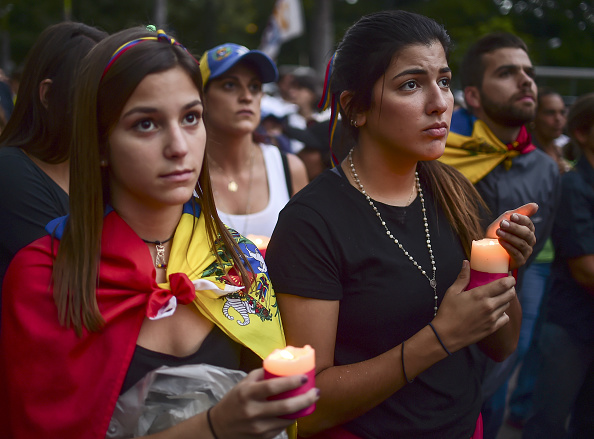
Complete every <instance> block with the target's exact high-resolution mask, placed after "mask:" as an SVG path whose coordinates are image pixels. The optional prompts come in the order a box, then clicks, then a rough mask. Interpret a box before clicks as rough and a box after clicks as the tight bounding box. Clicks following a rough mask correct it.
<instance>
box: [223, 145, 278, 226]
mask: <svg viewBox="0 0 594 439" xmlns="http://www.w3.org/2000/svg"><path fill="white" fill-rule="evenodd" d="M259 146H260V148H261V149H262V154H263V155H264V163H265V165H266V174H267V176H268V194H269V199H268V205H267V206H266V207H265V208H264V210H261V211H260V212H255V213H250V214H249V215H231V214H228V213H224V212H221V210H220V209H217V212H218V213H219V217H220V218H221V221H223V222H224V223H225V224H226V225H228V226H229V227H231V228H232V229H235V230H237V231H238V232H239V233H240V234H241V235H243V236H247V235H261V236H267V237H270V236H272V231H273V230H274V226H275V225H276V221H277V220H278V214H279V212H280V211H281V209H282V208H283V207H285V204H287V202H288V201H289V198H290V195H289V190H288V189H287V181H286V179H285V170H284V168H283V160H282V157H281V154H280V150H279V149H278V148H277V147H276V146H274V145H263V144H260V145H259Z"/></svg>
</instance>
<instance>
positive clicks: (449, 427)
mask: <svg viewBox="0 0 594 439" xmlns="http://www.w3.org/2000/svg"><path fill="white" fill-rule="evenodd" d="M421 185H422V188H423V193H424V196H425V205H426V209H427V218H428V222H429V230H430V234H431V244H432V248H433V252H434V257H435V262H436V267H437V275H436V279H437V294H438V297H439V303H441V300H442V298H443V295H444V294H445V291H446V290H447V288H449V287H450V286H451V284H452V283H453V282H454V280H455V279H456V277H457V275H458V273H459V272H460V269H461V266H462V261H463V259H464V258H465V255H464V251H463V248H462V245H461V243H460V240H459V238H458V237H457V236H456V235H455V234H454V233H453V231H452V229H451V227H450V226H449V223H448V222H447V220H446V219H445V217H444V215H443V212H442V210H441V209H440V208H439V207H438V206H437V205H436V204H435V199H434V197H433V195H432V194H431V192H430V190H429V187H428V185H427V184H425V183H424V182H423V178H422V176H421ZM375 205H376V206H377V207H378V209H379V211H380V213H381V215H382V217H383V219H384V220H385V221H386V223H387V225H388V228H389V229H390V230H391V231H392V233H393V234H394V235H395V236H396V237H397V238H398V240H399V241H400V242H401V243H402V244H403V246H404V248H405V249H406V250H407V251H408V252H409V253H410V254H411V255H412V256H413V258H414V259H415V260H416V261H417V262H418V263H419V264H420V265H421V266H422V267H423V268H424V269H426V271H427V272H428V273H431V269H430V268H429V267H431V262H430V256H429V252H428V250H427V247H426V243H425V231H424V225H423V215H422V212H421V201H420V198H419V197H417V198H416V199H415V200H414V201H413V203H412V204H411V205H410V206H408V207H405V208H403V207H394V206H389V205H385V204H382V203H379V202H375ZM266 263H267V266H268V270H269V274H270V277H271V280H272V282H273V285H274V288H275V290H276V291H277V293H287V294H294V295H299V296H304V297H311V298H318V299H326V300H339V301H340V306H339V320H338V328H337V339H336V347H335V364H336V365H344V364H352V363H356V362H359V361H365V360H368V359H370V358H373V357H375V356H377V355H380V354H382V353H384V352H386V351H387V350H389V349H391V348H393V347H395V346H397V345H398V344H400V343H401V342H402V341H404V340H406V339H408V338H409V337H411V336H412V335H413V334H415V333H416V332H418V331H419V330H420V329H422V328H423V327H424V326H426V325H427V324H428V323H429V322H430V321H431V320H432V319H433V306H434V299H433V290H432V288H431V286H430V285H429V281H428V280H427V279H426V278H425V277H424V276H423V275H422V274H421V272H420V271H419V270H418V269H417V268H416V267H415V266H414V265H413V264H412V262H411V261H409V260H408V258H407V257H406V256H404V254H403V252H402V250H400V249H399V248H398V247H397V246H396V244H395V243H394V242H393V241H392V240H390V239H389V238H388V237H387V236H386V231H385V230H384V228H383V226H382V225H381V223H380V221H379V219H378V218H377V216H376V215H375V212H374V211H373V209H372V207H371V206H370V205H369V203H368V202H367V200H366V199H365V197H364V196H363V195H362V194H361V193H360V192H359V191H358V190H357V189H355V188H354V187H353V186H351V184H350V183H349V182H348V180H347V179H346V177H345V176H344V173H343V172H342V170H341V169H340V168H336V169H334V170H329V171H326V172H324V173H323V174H322V175H320V176H319V177H318V178H317V179H316V180H314V181H313V182H312V183H310V184H309V185H308V186H306V187H305V188H304V189H302V190H301V191H300V192H299V193H298V194H297V195H296V196H294V197H293V198H292V199H291V201H290V202H289V203H288V204H287V206H286V207H285V208H284V209H283V210H282V211H281V213H280V216H279V221H278V223H277V225H276V228H275V231H274V233H273V236H272V239H271V241H270V244H269V246H268V249H267V251H266ZM394 367H400V365H394ZM480 405H481V394H480V383H479V377H478V375H477V373H476V372H475V369H474V367H473V360H472V358H471V355H470V353H469V350H468V349H463V350H461V351H458V352H456V353H454V355H452V356H451V357H448V358H446V359H444V360H443V361H440V362H439V363H437V364H435V365H434V366H432V367H431V368H429V369H428V370H426V371H425V372H423V373H421V374H420V375H419V376H418V377H417V378H416V379H415V380H414V382H413V383H412V384H409V385H407V386H406V387H404V388H402V389H400V390H399V391H398V392H396V393H394V394H393V395H392V396H391V397H390V398H388V399H387V400H386V401H384V402H383V403H382V404H380V405H379V406H377V407H376V408H374V409H372V410H370V411H369V412H367V413H366V414H364V415H362V416H360V417H359V418H357V419H355V420H353V421H351V422H350V423H348V424H346V425H345V428H347V429H348V430H350V431H352V432H353V433H355V434H357V435H359V436H361V437H363V438H387V437H414V438H436V437H444V438H445V437H447V438H452V439H454V438H464V439H468V438H469V437H470V436H472V433H473V431H474V428H475V423H476V419H477V417H478V414H479V411H480Z"/></svg>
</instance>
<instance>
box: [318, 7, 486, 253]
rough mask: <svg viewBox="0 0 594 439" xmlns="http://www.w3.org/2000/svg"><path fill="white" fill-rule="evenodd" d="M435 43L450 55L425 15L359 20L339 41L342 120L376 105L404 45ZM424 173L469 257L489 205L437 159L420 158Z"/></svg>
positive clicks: (336, 81) (336, 86)
mask: <svg viewBox="0 0 594 439" xmlns="http://www.w3.org/2000/svg"><path fill="white" fill-rule="evenodd" d="M435 43H437V44H440V45H441V46H442V47H443V50H444V52H445V55H446V58H447V57H448V55H449V50H450V47H451V40H450V37H449V35H448V34H447V32H446V30H445V29H444V27H443V26H442V25H440V24H439V23H437V22H436V21H435V20H432V19H430V18H428V17H425V16H423V15H419V14H415V13H412V12H406V11H401V10H390V11H382V12H376V13H373V14H369V15H366V16H364V17H362V18H360V19H359V20H358V21H357V22H356V23H355V24H353V25H352V26H351V27H350V28H349V29H348V30H347V31H346V33H345V35H344V37H343V39H342V41H341V42H340V43H339V44H338V47H337V49H336V55H335V59H334V65H333V70H332V77H331V82H330V93H331V94H332V95H333V96H334V97H335V99H336V100H339V98H340V95H341V93H342V92H343V91H349V92H350V93H351V95H352V98H351V100H350V102H349V104H348V106H347V108H341V110H340V111H341V116H342V120H343V121H345V120H346V121H349V120H351V119H352V118H353V115H355V114H357V113H359V112H363V111H367V110H368V109H370V108H371V103H372V102H371V101H372V91H373V86H374V84H375V83H376V82H377V81H378V80H379V79H380V78H382V77H383V76H384V74H385V72H386V70H387V69H388V67H389V66H390V63H391V62H392V60H393V59H394V57H396V56H398V54H399V53H400V52H401V51H402V50H403V49H404V48H406V47H409V46H412V45H425V46H429V45H431V44H435ZM394 123H406V121H394ZM343 128H346V130H345V131H344V132H345V134H346V135H347V136H350V137H351V138H352V139H354V140H355V141H356V140H357V138H358V130H357V128H355V127H353V126H350V125H349V124H348V123H346V124H344V123H343ZM347 140H348V139H347ZM419 174H420V177H421V179H422V180H423V181H425V182H427V184H429V185H430V186H431V188H432V191H433V193H434V194H435V198H436V199H437V200H439V203H440V206H441V207H442V209H443V211H444V213H445V215H446V217H447V219H448V222H449V223H450V225H451V226H452V228H453V229H454V231H455V232H456V233H457V234H458V235H459V236H460V240H461V242H462V245H463V246H464V249H465V251H466V254H467V256H470V248H471V246H472V240H473V239H480V238H482V237H483V236H484V234H483V232H484V231H483V228H482V226H481V223H480V211H479V208H486V206H485V205H484V202H483V201H482V199H481V197H480V195H479V194H478V192H477V191H476V189H475V188H474V186H473V185H472V184H471V183H470V182H469V181H468V180H467V179H466V178H465V177H464V176H463V175H462V174H461V173H460V172H458V171H457V170H456V169H454V168H452V167H450V166H448V165H445V164H443V163H441V162H438V161H437V160H434V161H429V162H420V163H419Z"/></svg>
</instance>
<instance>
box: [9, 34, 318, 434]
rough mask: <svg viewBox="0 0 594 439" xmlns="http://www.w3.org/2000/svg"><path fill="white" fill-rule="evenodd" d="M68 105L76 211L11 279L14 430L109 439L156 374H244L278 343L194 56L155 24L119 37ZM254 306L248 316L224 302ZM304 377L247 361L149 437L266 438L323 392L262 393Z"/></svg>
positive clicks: (265, 284) (273, 313) (100, 49)
mask: <svg viewBox="0 0 594 439" xmlns="http://www.w3.org/2000/svg"><path fill="white" fill-rule="evenodd" d="M74 108H75V113H74V114H75V118H74V127H73V142H72V150H71V162H70V163H71V168H70V170H71V175H70V186H71V191H70V214H69V216H67V217H62V218H58V219H56V220H54V221H52V222H51V223H50V224H48V226H47V235H46V236H44V237H42V238H40V239H38V240H37V241H35V242H33V243H32V244H31V245H29V246H27V247H25V248H24V249H23V250H21V251H20V252H19V253H18V254H17V255H16V257H15V258H14V260H13V262H12V263H11V265H10V267H9V269H8V272H7V275H6V279H5V283H4V288H5V289H4V306H5V313H6V319H5V320H4V321H3V322H2V324H3V327H2V333H1V338H0V349H1V354H0V358H1V360H0V372H1V373H0V388H1V393H2V395H3V398H2V401H3V402H2V407H1V409H0V413H1V415H0V417H1V421H0V422H1V423H2V430H3V433H5V434H7V436H8V437H11V438H31V437H43V438H61V439H65V438H66V439H69V438H72V439H74V438H77V439H80V438H96V439H99V438H104V437H105V436H106V433H107V431H108V427H109V425H110V419H111V417H112V414H113V412H114V407H115V405H116V402H117V401H118V398H119V397H120V395H121V394H122V393H124V392H125V391H126V389H128V388H130V387H132V386H133V385H134V384H135V383H136V382H137V381H138V380H139V379H141V378H142V377H143V376H144V375H145V374H146V373H147V372H149V371H150V370H152V369H155V368H157V367H159V366H161V365H166V366H174V365H183V364H196V363H206V364H210V365H213V366H219V367H223V368H226V369H240V368H241V367H242V361H241V360H242V358H243V357H244V356H245V353H246V351H247V352H248V353H249V352H251V353H252V355H253V354H256V355H257V356H260V357H264V356H266V355H267V354H268V353H269V352H271V351H272V350H273V349H274V348H276V347H282V346H284V335H283V332H282V326H281V322H280V316H279V314H278V311H277V308H276V298H275V296H274V292H273V290H272V288H271V286H270V282H269V280H268V275H267V272H266V267H265V264H264V262H263V259H262V257H261V255H260V254H259V253H258V252H257V250H256V247H255V246H254V244H252V243H251V242H249V241H248V240H246V239H245V238H243V237H241V236H239V235H238V234H235V233H234V234H232V233H231V232H230V231H229V230H227V229H226V227H225V226H224V225H223V224H222V223H221V221H220V219H219V218H218V216H217V213H216V209H215V203H214V199H213V195H212V191H211V187H210V178H209V175H208V168H207V165H206V159H205V156H204V153H205V144H206V134H205V129H204V124H203V121H202V115H203V94H202V81H201V75H200V68H199V65H198V62H197V61H196V59H195V58H194V57H193V56H191V55H190V54H189V53H188V52H187V51H186V50H185V48H183V46H181V45H180V44H179V43H177V42H176V41H175V40H174V39H172V38H170V37H169V36H167V35H166V34H165V33H163V32H162V31H159V32H157V33H154V32H149V31H146V30H144V29H130V30H125V31H122V32H119V33H117V34H114V35H113V36H110V37H108V38H107V39H105V40H104V41H102V42H101V43H100V44H98V45H97V46H96V48H95V49H94V50H93V51H91V52H90V53H89V55H88V56H87V57H86V58H85V60H84V61H83V65H82V68H81V72H80V74H79V75H78V77H77V82H76V85H75V107H74ZM194 191H195V192H196V194H197V197H194V196H193V193H194ZM247 302H249V303H251V306H252V307H253V308H254V313H252V314H251V315H250V314H245V315H244V314H241V313H239V312H238V313H235V312H234V311H233V309H231V308H232V307H235V309H236V310H237V311H239V307H240V306H242V305H243V306H246V303H247ZM233 316H238V317H237V318H236V319H235V320H231V319H230V317H233ZM242 316H243V320H240V319H241V317H242ZM302 380H303V377H302V376H300V375H296V376H291V377H285V378H278V379H271V380H263V371H262V369H257V370H254V371H252V372H251V373H250V374H249V375H248V376H247V377H246V378H245V379H244V380H243V381H240V382H239V383H238V384H237V385H235V386H234V387H233V388H232V389H231V390H230V391H229V393H228V394H227V395H226V396H225V397H223V398H222V399H221V400H220V401H219V402H218V403H217V404H216V405H214V406H213V407H211V408H210V409H208V411H206V412H202V413H199V414H196V415H194V416H192V417H190V418H189V419H187V420H185V421H184V422H181V423H179V424H177V425H175V426H174V427H172V428H169V429H167V430H165V431H161V432H160V433H156V434H155V435H154V436H153V437H155V438H161V437H163V438H166V437H175V438H185V437H187V438H195V437H204V438H214V439H217V438H218V439H226V438H260V437H263V438H272V437H274V436H276V435H277V434H279V433H280V432H282V431H283V430H284V429H285V428H287V427H288V426H290V425H291V424H292V423H293V421H291V420H287V419H281V418H279V416H280V415H285V414H288V413H293V412H296V411H299V410H300V409H302V408H304V407H307V406H309V405H311V404H312V403H313V402H314V401H315V400H316V399H317V392H316V390H315V389H311V390H310V391H309V392H308V393H306V394H303V395H300V396H296V397H292V398H287V399H282V400H278V401H268V400H267V398H268V397H270V396H272V395H276V394H278V393H281V392H284V391H288V390H291V389H294V388H296V387H299V386H300V385H301V383H302Z"/></svg>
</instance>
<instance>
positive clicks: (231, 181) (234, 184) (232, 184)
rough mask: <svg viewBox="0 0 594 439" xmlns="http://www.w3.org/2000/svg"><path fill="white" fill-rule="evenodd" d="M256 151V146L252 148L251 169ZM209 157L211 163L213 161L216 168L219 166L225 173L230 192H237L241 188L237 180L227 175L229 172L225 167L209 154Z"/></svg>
mask: <svg viewBox="0 0 594 439" xmlns="http://www.w3.org/2000/svg"><path fill="white" fill-rule="evenodd" d="M255 151H256V148H252V153H251V154H250V162H249V165H248V166H249V169H250V170H251V168H252V165H253V163H254V154H255ZM208 158H209V164H210V163H212V164H213V165H214V166H215V168H217V170H218V171H219V172H220V173H221V174H223V176H224V177H225V178H226V179H227V180H228V183H227V190H228V191H229V192H237V190H238V189H239V185H238V184H237V182H236V181H235V180H234V179H233V178H231V177H229V176H228V175H227V173H226V172H225V171H224V170H223V168H222V167H221V166H220V165H219V164H218V163H217V162H216V161H215V160H214V159H213V158H212V157H210V156H208ZM250 177H251V175H250Z"/></svg>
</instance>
